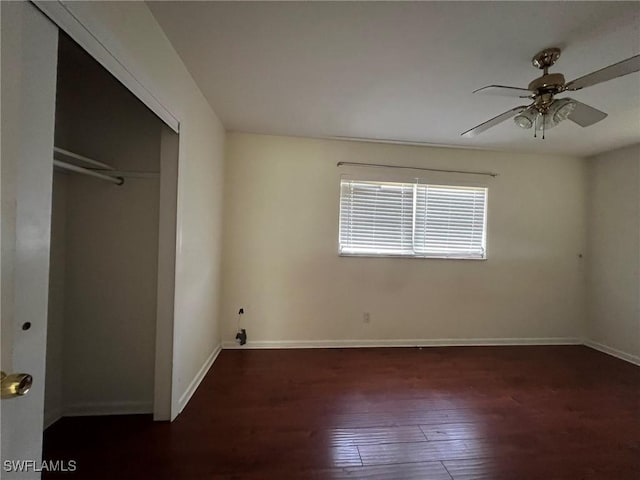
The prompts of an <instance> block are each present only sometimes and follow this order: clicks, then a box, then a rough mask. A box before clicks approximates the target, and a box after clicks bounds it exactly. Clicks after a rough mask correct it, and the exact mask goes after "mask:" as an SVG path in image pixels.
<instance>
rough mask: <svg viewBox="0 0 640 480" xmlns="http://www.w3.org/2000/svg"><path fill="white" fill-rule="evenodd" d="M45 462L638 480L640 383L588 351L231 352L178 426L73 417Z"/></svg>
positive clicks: (382, 479) (426, 479) (285, 478)
mask: <svg viewBox="0 0 640 480" xmlns="http://www.w3.org/2000/svg"><path fill="white" fill-rule="evenodd" d="M45 459H75V460H76V461H77V463H78V471H77V474H76V475H75V477H76V478H77V477H80V478H87V479H117V480H123V479H137V480H138V479H145V478H152V479H172V480H174V479H212V480H213V479H251V480H267V479H278V480H294V479H295V480H301V479H308V478H309V479H353V478H356V479H370V480H373V479H376V480H392V479H420V480H451V479H454V480H468V479H491V480H499V479H509V480H515V479H517V480H527V479H536V480H553V479H571V480H579V479H603V480H624V479H630V480H631V479H633V480H638V479H640V368H638V367H635V366H633V365H631V364H628V363H625V362H623V361H621V360H617V359H615V358H612V357H609V356H607V355H604V354H602V353H599V352H596V351H594V350H591V349H588V348H586V347H578V346H576V347H560V346H557V347H459V348H425V349H409V348H397V349H396V348H393V349H340V350H246V351H237V350H226V351H223V352H222V353H221V354H220V356H219V358H218V360H217V361H216V363H215V364H214V366H213V368H212V369H211V371H210V372H209V374H208V375H207V377H206V378H205V380H204V381H203V383H202V384H201V386H200V388H199V389H198V391H197V392H196V394H195V395H194V397H193V399H192V400H191V402H190V403H189V405H188V406H187V408H186V409H185V410H184V412H183V413H182V414H181V415H180V416H179V417H178V419H177V420H176V421H175V422H174V423H173V424H167V423H164V424H163V423H153V422H152V421H151V418H150V417H148V416H123V417H84V418H66V419H63V420H61V421H60V422H58V423H56V424H55V425H54V426H52V427H51V428H49V429H48V430H47V432H46V434H45ZM58 477H59V478H73V477H74V475H71V474H65V475H47V476H45V478H58Z"/></svg>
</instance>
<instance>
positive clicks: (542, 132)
mask: <svg viewBox="0 0 640 480" xmlns="http://www.w3.org/2000/svg"><path fill="white" fill-rule="evenodd" d="M544 123H545V122H544V115H543V116H542V139H543V140H544Z"/></svg>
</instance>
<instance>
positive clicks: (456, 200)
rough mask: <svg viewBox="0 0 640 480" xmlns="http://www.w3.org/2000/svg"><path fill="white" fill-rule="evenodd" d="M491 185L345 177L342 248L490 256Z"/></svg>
mask: <svg viewBox="0 0 640 480" xmlns="http://www.w3.org/2000/svg"><path fill="white" fill-rule="evenodd" d="M486 199H487V189H486V188H484V187H461V186H447V185H427V184H420V183H390V182H365V181H353V180H342V181H341V195H340V238H339V242H340V253H341V254H343V255H402V256H412V257H438V258H486V255H485V243H486V235H485V226H486Z"/></svg>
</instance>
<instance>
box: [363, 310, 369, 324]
mask: <svg viewBox="0 0 640 480" xmlns="http://www.w3.org/2000/svg"><path fill="white" fill-rule="evenodd" d="M362 321H363V322H364V323H369V322H370V321H371V314H370V313H369V312H364V313H363V314H362Z"/></svg>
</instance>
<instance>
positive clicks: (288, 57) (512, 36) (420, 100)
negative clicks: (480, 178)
mask: <svg viewBox="0 0 640 480" xmlns="http://www.w3.org/2000/svg"><path fill="white" fill-rule="evenodd" d="M149 7H150V8H151V10H152V12H153V14H154V15H155V17H156V18H157V19H158V21H159V23H160V24H161V26H162V27H163V29H164V30H165V32H166V34H167V36H168V37H169V39H170V40H171V42H172V43H173V45H174V46H175V48H176V50H177V51H178V53H179V54H180V56H181V57H182V59H183V61H184V62H185V64H186V65H187V68H188V69H189V70H190V71H191V73H192V75H193V76H194V78H195V80H196V82H197V83H198V85H199V86H200V88H201V90H202V91H203V92H204V95H205V96H206V98H207V99H208V101H209V103H210V104H211V106H212V107H213V109H214V110H215V111H216V113H217V114H218V115H219V116H220V118H221V120H222V122H223V123H224V125H225V127H226V128H227V129H228V130H235V131H244V132H256V133H270V134H282V135H300V136H311V137H334V136H344V137H362V138H372V139H394V140H404V141H412V142H424V143H432V144H442V145H457V146H465V147H472V148H491V149H500V150H514V151H526V152H549V153H562V154H571V155H590V154H595V153H599V152H602V151H605V150H609V149H612V148H616V147H619V146H624V145H629V144H632V143H636V142H640V73H635V74H632V75H628V76H627V77H624V78H619V79H615V80H612V81H610V82H608V83H606V84H601V85H597V86H594V87H590V88H588V89H585V90H583V91H579V92H574V93H572V94H571V96H572V97H574V98H576V99H577V100H580V101H582V102H584V103H587V104H589V105H592V106H594V107H596V108H598V109H600V110H603V111H605V112H607V113H608V114H609V117H608V118H606V119H605V120H604V121H602V122H600V123H598V124H596V125H593V126H591V127H588V128H582V127H579V126H578V125H576V124H574V123H572V122H569V121H567V122H564V123H562V124H561V125H559V126H558V127H556V128H554V129H553V130H549V131H547V138H546V140H544V141H543V140H541V139H534V138H533V132H532V131H531V130H526V131H525V130H520V129H519V128H517V127H516V126H515V125H514V124H513V122H511V121H507V122H505V123H503V124H501V125H499V126H497V127H495V128H494V129H492V130H489V131H488V132H486V133H484V134H482V135H480V136H479V137H476V138H474V139H466V138H461V137H460V133H461V132H463V131H464V130H467V129H469V128H471V127H473V126H474V125H476V124H478V123H481V122H483V121H484V120H487V119H489V118H490V117H493V116H495V115H497V114H499V113H502V112H504V111H505V110H508V109H509V108H512V107H514V106H516V105H518V104H521V103H522V101H521V100H519V99H511V98H503V97H493V96H482V95H478V94H476V95H473V94H472V93H471V92H472V91H473V90H475V89H477V88H480V87H482V86H485V85H490V84H496V83H497V84H504V85H512V86H520V87H526V86H527V84H528V83H529V81H531V80H532V79H533V78H534V77H536V76H537V75H538V74H539V71H538V70H536V69H535V68H533V67H532V66H531V63H530V59H531V57H532V56H533V55H534V54H535V53H536V52H537V51H539V50H541V49H542V48H545V47H549V46H559V47H561V48H562V49H563V53H562V57H561V58H560V61H559V62H558V64H556V66H555V67H554V68H552V70H551V71H552V72H560V73H563V74H564V75H565V77H566V79H567V80H572V79H574V78H576V77H579V76H582V75H584V74H586V73H589V72H591V71H593V70H596V69H599V68H602V67H605V66H607V65H610V64H612V63H615V62H618V61H620V60H623V59H625V58H628V57H631V56H633V55H636V54H638V53H640V2H624V3H623V2H509V3H499V2H496V3H493V2H433V3H432V2H428V3H421V2H415V3H405V2H388V3H381V2H380V3H378V2H327V3H324V2H274V3H270V2H256V3H254V2H152V3H149ZM565 96H566V94H565Z"/></svg>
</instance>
